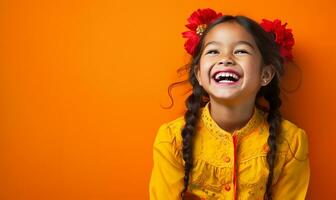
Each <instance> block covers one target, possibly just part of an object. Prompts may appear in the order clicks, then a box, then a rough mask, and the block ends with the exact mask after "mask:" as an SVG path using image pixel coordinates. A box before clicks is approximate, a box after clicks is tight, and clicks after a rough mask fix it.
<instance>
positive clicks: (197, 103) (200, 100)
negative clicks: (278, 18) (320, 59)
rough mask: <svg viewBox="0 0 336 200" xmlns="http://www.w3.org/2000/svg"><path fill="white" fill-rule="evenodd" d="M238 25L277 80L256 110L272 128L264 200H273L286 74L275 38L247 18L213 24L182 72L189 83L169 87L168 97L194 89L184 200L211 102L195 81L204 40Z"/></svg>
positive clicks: (261, 94)
mask: <svg viewBox="0 0 336 200" xmlns="http://www.w3.org/2000/svg"><path fill="white" fill-rule="evenodd" d="M229 21H230V22H237V23H238V24H240V25H241V26H242V27H244V28H245V29H246V30H247V31H248V32H249V33H250V34H251V35H252V36H253V38H254V40H255V42H256V44H257V46H258V49H259V51H260V53H261V55H262V59H263V63H264V65H269V64H271V65H272V66H273V67H274V70H275V76H274V77H273V79H272V80H271V82H270V83H269V84H268V85H266V86H262V87H261V88H260V90H259V91H258V93H257V97H256V98H257V99H256V106H257V107H258V108H260V109H262V110H264V111H266V112H268V115H267V122H268V124H269V137H268V140H267V143H268V145H269V147H270V151H269V152H268V153H267V162H268V165H269V171H270V173H269V176H268V180H267V183H266V192H265V195H264V199H266V200H271V199H272V193H271V186H272V180H273V169H274V163H275V158H276V157H275V156H276V151H277V148H276V141H277V138H278V135H279V133H280V131H281V130H280V129H281V120H282V116H281V113H280V111H279V109H280V106H281V99H280V78H281V76H282V75H283V73H284V68H283V64H284V59H283V58H282V57H281V55H280V51H279V46H278V45H277V44H276V42H275V38H274V37H275V36H274V35H273V34H270V33H267V32H266V31H265V30H264V29H263V28H262V27H261V26H260V25H259V24H258V23H257V22H255V21H254V20H252V19H250V18H248V17H246V16H240V15H237V16H232V15H224V16H222V17H220V18H218V19H217V20H215V21H214V22H213V23H211V24H210V25H209V26H208V27H207V29H206V30H205V31H204V32H203V34H202V36H201V37H200V42H199V44H198V45H197V47H196V49H195V53H194V55H193V56H192V58H191V62H190V63H189V64H187V65H185V66H184V67H182V68H180V69H179V71H182V70H188V71H189V73H188V74H189V76H188V80H185V81H181V82H176V83H173V84H172V85H170V86H169V90H168V92H169V96H170V97H171V94H170V89H171V87H173V86H175V85H176V84H180V83H186V81H188V82H189V83H190V84H191V86H192V93H191V94H190V95H189V96H188V98H187V99H186V101H185V104H186V107H187V110H186V112H185V115H184V119H185V125H184V127H183V129H182V133H181V134H182V138H183V141H182V143H183V144H182V146H183V148H182V154H183V160H184V161H185V166H184V169H185V176H184V189H183V191H182V193H181V197H182V199H184V198H185V193H186V191H187V188H188V184H189V174H190V171H191V169H192V167H193V166H192V164H193V158H192V149H193V145H192V144H193V136H194V135H195V134H196V125H197V123H198V120H199V115H200V112H199V111H200V109H201V107H203V106H204V105H205V104H206V103H207V101H208V100H209V95H208V94H207V92H206V91H205V90H204V89H203V88H202V87H201V86H200V85H199V83H198V81H197V79H196V74H195V72H196V70H197V67H198V66H199V65H198V64H199V61H200V58H201V54H202V51H203V48H204V38H205V36H206V35H207V33H208V32H209V31H210V30H211V29H212V28H213V27H215V26H216V25H218V24H220V23H223V22H229ZM263 99H264V100H266V101H267V102H268V106H264V105H262V104H261V103H260V102H259V101H261V100H263Z"/></svg>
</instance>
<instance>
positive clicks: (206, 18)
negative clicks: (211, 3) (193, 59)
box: [182, 8, 222, 55]
mask: <svg viewBox="0 0 336 200" xmlns="http://www.w3.org/2000/svg"><path fill="white" fill-rule="evenodd" d="M221 16H222V13H216V12H215V11H214V10H212V9H210V8H205V9H198V10H197V11H195V12H193V13H192V14H191V16H190V17H189V18H188V22H189V24H187V25H185V26H186V27H187V28H189V29H190V31H185V32H183V33H182V35H183V37H184V38H188V40H187V41H186V42H185V43H184V48H185V49H186V50H187V52H188V53H189V54H191V55H193V54H194V51H195V48H196V46H197V44H198V43H199V40H200V36H201V35H202V33H203V32H204V31H205V29H206V28H207V26H208V25H209V24H210V23H211V22H213V21H214V20H215V19H217V18H219V17H221Z"/></svg>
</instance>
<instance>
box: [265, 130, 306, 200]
mask: <svg viewBox="0 0 336 200" xmlns="http://www.w3.org/2000/svg"><path fill="white" fill-rule="evenodd" d="M294 134H295V135H294V136H293V139H292V141H289V143H290V148H289V150H288V153H287V156H286V162H285V165H284V167H283V170H282V172H281V174H280V177H279V180H278V182H277V183H276V184H275V185H274V186H273V188H272V191H273V199H274V200H282V199H286V200H304V199H305V197H306V193H307V190H308V185H309V179H310V166H309V157H308V137H307V135H306V133H305V131H304V130H302V129H300V128H297V129H296V132H295V133H294Z"/></svg>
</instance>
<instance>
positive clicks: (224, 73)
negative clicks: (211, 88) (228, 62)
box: [215, 72, 238, 80]
mask: <svg viewBox="0 0 336 200" xmlns="http://www.w3.org/2000/svg"><path fill="white" fill-rule="evenodd" d="M221 76H222V77H233V78H234V79H236V80H237V79H238V76H237V75H236V74H234V73H230V72H219V73H218V74H216V76H215V79H218V78H219V77H221Z"/></svg>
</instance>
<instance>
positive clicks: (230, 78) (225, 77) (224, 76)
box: [212, 72, 240, 83]
mask: <svg viewBox="0 0 336 200" xmlns="http://www.w3.org/2000/svg"><path fill="white" fill-rule="evenodd" d="M212 78H213V79H214V80H215V81H216V82H217V83H235V82H237V81H239V79H240V75H239V74H236V73H234V72H217V73H216V74H214V76H213V77H212Z"/></svg>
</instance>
